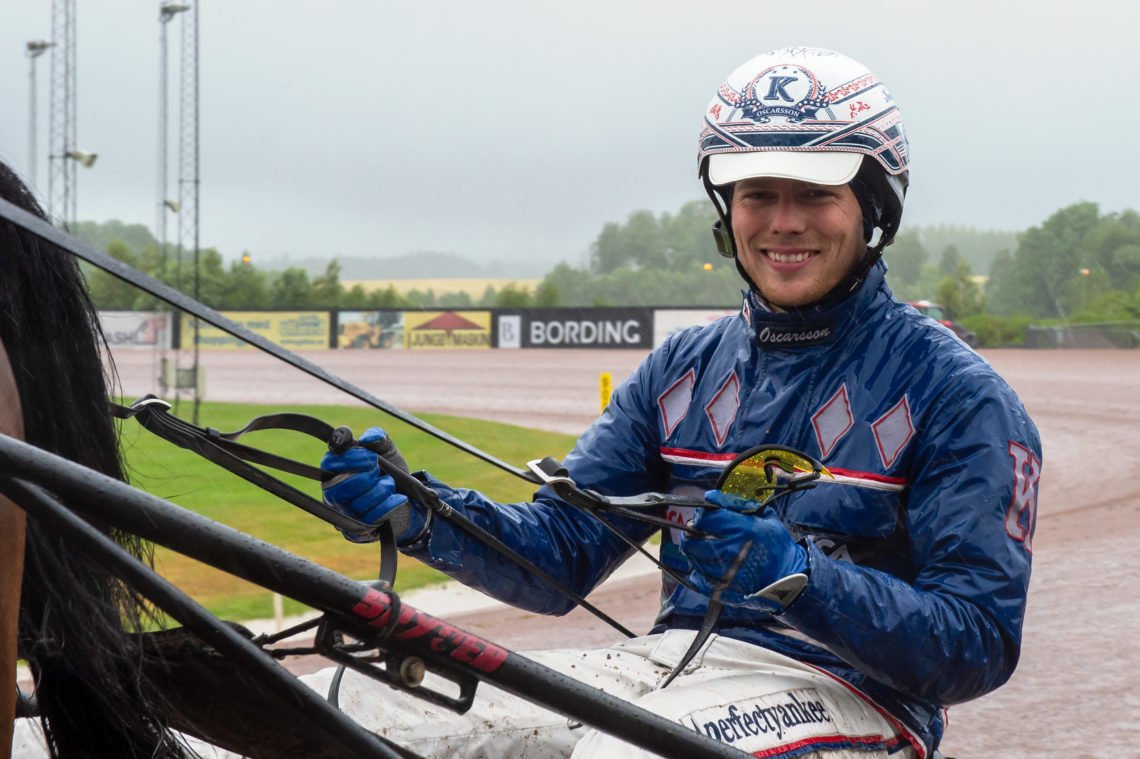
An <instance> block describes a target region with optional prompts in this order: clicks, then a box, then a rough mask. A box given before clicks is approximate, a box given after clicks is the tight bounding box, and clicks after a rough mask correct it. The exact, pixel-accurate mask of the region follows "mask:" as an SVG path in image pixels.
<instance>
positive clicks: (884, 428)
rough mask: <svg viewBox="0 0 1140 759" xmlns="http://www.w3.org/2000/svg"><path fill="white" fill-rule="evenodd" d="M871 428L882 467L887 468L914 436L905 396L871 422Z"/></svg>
mask: <svg viewBox="0 0 1140 759" xmlns="http://www.w3.org/2000/svg"><path fill="white" fill-rule="evenodd" d="M871 430H872V431H873V432H874V433H875V443H876V444H877V445H878V446H879V457H880V458H881V459H882V460H883V467H884V468H886V469H889V468H890V467H891V465H892V464H894V463H895V459H897V458H898V457H899V454H900V453H902V450H903V448H905V447H906V444H907V443H909V442H910V439H911V438H912V437H914V424H913V423H912V422H911V420H910V404H909V403H907V400H906V396H905V395H904V396H903V397H902V400H900V401H899V402H898V403H896V404H895V405H894V406H892V407H891V410H890V411H888V412H887V413H885V414H883V415H882V416H880V417H879V418H878V419H877V420H875V421H874V422H872V423H871Z"/></svg>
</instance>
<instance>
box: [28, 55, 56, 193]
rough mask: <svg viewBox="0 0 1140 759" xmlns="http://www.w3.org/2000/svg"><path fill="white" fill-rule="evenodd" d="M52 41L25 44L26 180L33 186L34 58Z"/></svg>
mask: <svg viewBox="0 0 1140 759" xmlns="http://www.w3.org/2000/svg"><path fill="white" fill-rule="evenodd" d="M53 44H54V43H52V42H47V41H45V40H32V41H31V42H29V43H28V46H27V56H28V181H29V182H30V184H31V185H32V187H35V186H36V184H37V182H36V173H37V172H36V153H37V150H36V137H37V136H38V131H39V130H38V129H37V126H36V119H37V116H38V115H39V107H38V105H37V102H36V95H37V90H38V87H36V59H37V58H39V57H40V56H41V55H43V54H44V53H45V52H47V49H48V48H49V47H51V46H52V45H53Z"/></svg>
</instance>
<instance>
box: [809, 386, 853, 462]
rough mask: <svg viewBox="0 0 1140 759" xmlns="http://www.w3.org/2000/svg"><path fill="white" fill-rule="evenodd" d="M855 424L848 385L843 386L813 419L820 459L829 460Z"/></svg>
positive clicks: (812, 423) (812, 424)
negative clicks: (829, 456)
mask: <svg viewBox="0 0 1140 759" xmlns="http://www.w3.org/2000/svg"><path fill="white" fill-rule="evenodd" d="M854 424H855V420H854V418H852V416H851V400H850V399H849V398H848V397H847V385H846V384H843V385H840V386H839V389H838V390H836V391H835V395H833V396H831V398H829V399H828V401H827V402H826V403H824V404H823V406H822V407H821V408H820V409H819V411H817V412H815V414H814V415H813V416H812V418H811V426H812V427H815V439H816V442H817V443H818V444H819V453H820V458H827V456H828V454H829V453H831V452H832V451H833V450H835V446H836V444H837V443H838V442H839V441H840V440H841V439H842V438H843V436H844V435H846V434H847V432H848V430H850V429H851V427H852V426H854Z"/></svg>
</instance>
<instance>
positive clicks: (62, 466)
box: [0, 435, 744, 759]
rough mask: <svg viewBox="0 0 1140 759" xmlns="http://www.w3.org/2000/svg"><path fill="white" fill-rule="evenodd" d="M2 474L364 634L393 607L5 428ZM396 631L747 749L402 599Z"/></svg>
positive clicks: (450, 657)
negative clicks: (25, 440) (10, 434)
mask: <svg viewBox="0 0 1140 759" xmlns="http://www.w3.org/2000/svg"><path fill="white" fill-rule="evenodd" d="M0 475H2V476H8V477H20V478H22V479H28V480H32V481H34V482H36V483H39V484H41V485H43V486H44V487H46V488H48V489H49V490H51V491H53V492H55V493H58V494H60V495H62V496H66V497H68V498H69V502H70V505H71V507H72V508H74V509H76V510H77V511H79V512H80V514H81V515H83V514H86V513H90V514H91V515H94V516H96V517H97V518H98V519H100V520H102V521H104V522H106V523H107V524H110V525H113V526H115V527H117V528H119V529H124V530H127V531H130V532H132V533H135V534H137V535H139V536H141V537H143V538H145V539H147V540H151V541H153V542H156V543H159V544H162V545H165V546H167V547H169V548H172V549H173V550H175V551H178V552H179V553H183V554H185V555H187V556H190V557H192V558H194V559H197V560H199V561H203V562H205V563H207V564H210V565H211V566H214V567H217V568H218V569H221V570H223V571H226V572H228V573H230V574H233V575H235V576H237V577H240V578H242V579H245V580H249V581H250V582H253V583H256V584H257V585H260V586H261V587H264V588H267V589H269V590H273V591H276V592H279V593H282V594H284V595H288V596H290V597H291V598H294V599H297V600H299V601H301V602H302V603H305V604H307V605H308V606H311V607H313V608H316V609H320V610H323V611H326V612H327V613H329V614H330V615H332V616H334V617H335V618H337V619H338V621H340V622H342V623H343V625H344V628H345V630H346V631H348V632H350V633H351V634H354V635H356V636H359V637H361V638H367V637H368V636H369V635H375V634H376V633H377V632H378V631H379V630H381V629H383V628H385V627H386V626H388V625H389V624H390V622H391V618H392V615H393V613H394V612H396V609H395V606H396V604H394V603H393V600H394V599H393V596H392V595H391V594H389V593H385V592H383V591H382V590H379V589H376V588H373V587H369V586H368V585H365V584H363V583H360V582H356V581H353V580H350V579H348V578H346V577H343V576H342V575H339V574H337V573H336V572H333V571H332V570H329V569H327V568H325V567H322V566H320V565H318V564H314V563H312V562H310V561H308V560H306V559H303V558H301V557H299V556H295V555H293V554H291V553H289V552H287V551H284V550H282V549H280V548H278V547H276V546H274V545H271V544H269V543H266V542H264V541H261V540H258V539H256V538H254V537H251V536H249V535H246V534H244V533H241V532H239V531H237V530H234V529H232V528H230V527H226V526H225V525H221V524H218V523H216V522H213V521H211V520H208V519H206V518H204V517H201V516H199V515H197V514H194V513H192V512H190V511H187V510H185V509H182V508H180V507H178V506H175V505H174V504H170V503H167V502H165V501H163V500H161V499H159V498H157V497H155V496H152V495H149V494H147V493H144V492H142V491H139V490H135V489H134V488H131V487H130V486H128V485H126V484H124V483H122V482H119V481H118V480H115V479H112V478H110V477H107V476H105V475H102V474H99V473H97V472H93V471H92V470H89V469H86V468H84V467H82V466H80V465H78V464H75V463H74V462H71V461H68V460H66V459H63V458H60V457H59V456H55V455H53V454H50V453H47V452H45V451H41V450H39V449H38V448H35V447H33V446H30V445H28V444H26V443H23V442H21V441H18V440H15V439H13V438H10V437H7V436H2V435H0ZM72 499H74V501H73V502H71V500H72ZM391 635H392V638H391V639H390V642H391V643H392V645H394V646H399V647H400V649H401V650H403V651H406V652H409V653H414V654H416V655H417V656H420V657H421V658H422V659H424V660H425V661H427V662H434V663H436V664H437V665H438V666H442V667H450V668H456V667H459V668H461V669H463V670H466V671H469V672H471V673H472V674H474V675H476V676H477V677H479V678H480V679H481V680H486V681H487V682H490V683H493V684H494V685H496V686H498V687H499V688H501V689H503V690H505V691H508V692H510V693H513V694H515V695H517V696H519V697H520V698H523V699H526V700H527V701H530V702H532V703H534V704H537V705H539V706H542V707H545V708H547V709H551V710H553V711H556V712H559V713H561V714H564V715H566V716H568V717H570V718H573V719H575V720H578V721H580V722H582V723H584V724H587V725H590V726H592V727H595V728H597V729H599V730H601V731H603V732H606V733H609V734H610V735H613V736H615V737H617V738H619V739H621V740H624V741H628V742H630V743H632V744H634V745H637V746H640V747H643V748H645V749H647V750H650V751H654V752H657V753H659V754H662V755H664V756H686V757H694V758H695V759H700V758H701V757H739V756H742V755H744V754H742V753H741V752H740V751H738V750H737V749H734V748H732V747H731V746H728V745H726V744H722V743H717V742H716V741H713V740H712V739H710V738H708V737H706V736H704V735H702V734H700V733H697V732H695V731H693V730H690V729H688V728H685V727H683V726H682V725H680V724H679V723H677V722H674V721H672V720H670V719H667V718H665V717H662V716H660V715H657V714H654V713H652V712H649V711H646V710H645V709H642V708H640V707H637V706H634V705H632V704H630V703H629V702H627V701H623V700H621V699H619V698H616V697H614V696H611V695H609V694H607V693H604V692H602V691H599V690H597V689H596V688H592V687H590V686H588V685H586V684H585V683H582V682H579V681H578V680H575V679H573V678H571V677H568V676H566V675H564V674H562V673H560V672H556V671H555V670H552V669H550V668H548V667H544V666H542V665H540V664H538V663H537V662H533V661H531V660H529V659H526V658H525V657H523V656H521V655H519V654H517V653H514V652H511V651H509V650H507V649H505V648H502V647H501V646H498V645H495V644H494V643H491V642H489V641H486V640H483V639H482V638H479V637H478V636H475V635H472V634H471V633H468V632H465V631H463V630H460V629H459V628H457V627H455V626H454V625H451V624H449V623H447V622H445V621H443V620H440V619H436V618H435V617H432V616H431V615H428V614H426V613H424V612H421V611H419V610H417V609H415V608H413V607H411V606H408V605H407V604H399V609H398V618H397V623H396V625H395V626H394V627H393V628H392V633H391ZM298 686H299V687H305V686H303V685H300V684H298Z"/></svg>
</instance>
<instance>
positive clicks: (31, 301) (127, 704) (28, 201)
mask: <svg viewBox="0 0 1140 759" xmlns="http://www.w3.org/2000/svg"><path fill="white" fill-rule="evenodd" d="M0 197H3V198H4V199H5V200H8V201H10V202H12V203H15V204H16V205H19V206H20V207H22V208H24V209H25V210H27V211H29V212H32V213H35V214H37V215H39V216H41V217H44V218H46V217H45V216H44V214H43V211H42V210H41V209H40V207H39V205H38V204H37V203H36V201H35V199H34V198H33V197H32V195H31V193H30V192H29V191H28V189H27V188H26V187H25V186H24V185H23V184H22V183H21V182H20V180H19V179H18V178H17V177H16V176H15V174H14V173H13V172H12V171H11V170H10V169H9V168H7V167H6V166H4V165H3V164H2V163H0ZM0 270H2V271H3V272H4V275H3V276H0V339H2V340H3V342H4V345H5V347H6V348H7V352H8V356H9V360H10V362H11V365H12V371H13V375H14V376H15V379H16V385H17V387H18V389H19V394H20V404H21V407H22V410H23V416H24V433H25V438H26V439H27V441H28V442H29V443H31V444H32V445H35V446H37V447H39V448H42V449H45V450H48V451H51V452H53V453H56V454H58V455H61V456H64V457H66V458H68V459H71V460H72V461H75V462H77V463H79V464H82V465H84V466H87V467H89V468H91V469H94V470H97V471H99V472H101V473H103V474H105V475H108V476H111V477H115V478H118V479H120V480H125V479H126V478H125V471H124V465H123V461H122V458H121V454H120V451H119V444H118V442H119V440H118V431H117V429H116V427H115V424H114V422H113V421H112V419H111V416H110V414H109V409H108V395H107V388H108V385H109V384H113V383H115V382H116V378H115V377H114V374H113V369H112V370H110V374H109V376H105V374H104V366H103V362H102V361H101V359H100V352H101V351H106V344H105V342H104V341H103V338H102V333H101V331H100V329H99V327H98V315H97V313H96V312H95V309H94V306H93V305H92V303H91V301H90V298H89V297H88V294H87V290H86V287H85V285H84V282H83V277H82V275H81V273H80V271H79V266H78V264H77V263H76V261H75V259H74V258H73V257H72V256H70V255H69V254H68V253H67V252H66V251H63V250H61V249H59V248H58V247H57V246H55V245H52V244H51V243H49V242H47V241H44V240H41V239H40V238H38V237H36V236H34V235H32V234H30V233H27V232H26V231H24V230H22V229H20V228H18V227H16V226H15V225H13V224H11V223H9V222H7V221H4V220H3V219H0ZM107 366H111V364H110V361H109V355H108V361H107ZM96 527H99V528H100V529H102V530H103V532H105V533H106V534H108V535H111V536H112V537H113V538H114V539H115V540H116V541H117V542H118V543H119V544H120V545H122V546H123V547H125V548H126V549H127V550H129V551H131V552H132V553H133V554H134V555H136V556H138V557H140V558H143V559H145V560H147V561H149V560H150V558H151V557H150V555H149V549H148V548H147V546H146V545H144V544H143V543H142V541H140V540H139V539H138V538H137V537H135V536H129V535H124V534H118V533H116V532H114V531H112V530H109V529H107V527H106V526H105V525H96ZM147 619H150V612H149V611H148V606H147V605H146V603H145V601H144V600H143V599H142V598H141V597H140V596H138V595H137V594H136V593H135V592H134V591H132V590H131V588H129V587H128V586H126V585H125V584H124V583H123V582H122V581H121V580H120V579H119V578H117V577H116V576H115V575H113V574H112V573H111V572H109V571H108V570H107V569H106V568H105V567H103V566H101V565H99V564H97V563H95V562H93V561H91V560H90V559H89V558H88V557H87V556H85V555H84V554H83V553H81V552H79V551H78V550H76V549H75V548H73V547H72V546H70V545H68V543H67V542H66V541H65V540H63V539H61V538H60V537H59V536H58V535H55V534H52V533H51V532H50V531H48V530H47V529H45V528H44V526H42V525H40V524H38V523H37V521H36V520H35V519H33V518H29V519H28V523H27V539H26V553H25V561H24V580H23V589H22V595H21V601H20V621H19V626H20V655H21V656H22V657H23V658H25V659H27V660H28V662H29V665H30V667H31V670H32V674H33V677H34V678H35V683H36V697H37V701H38V703H39V708H40V712H41V719H42V722H43V724H44V730H45V733H46V735H47V736H48V744H49V748H50V750H51V752H52V755H53V756H60V757H111V756H113V757H140V758H141V757H184V756H187V755H188V753H189V750H188V749H187V748H186V746H185V744H184V743H183V742H182V741H181V739H179V738H178V737H177V736H175V735H174V734H172V733H171V732H170V731H169V730H168V729H167V728H166V725H167V723H168V720H167V716H168V715H169V714H170V713H171V711H170V705H169V704H168V703H167V702H166V701H165V699H164V698H163V697H162V695H161V693H159V692H158V691H157V690H156V689H155V688H153V687H152V686H151V684H150V682H149V681H148V679H147V678H146V676H145V674H144V669H143V658H144V654H143V651H142V649H141V647H140V644H139V642H138V639H137V636H132V635H131V634H130V633H131V632H133V631H137V630H139V629H141V627H142V626H143V624H144V621H145V620H147ZM8 687H11V686H8Z"/></svg>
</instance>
